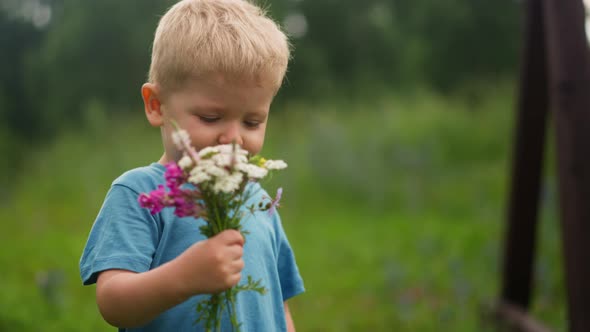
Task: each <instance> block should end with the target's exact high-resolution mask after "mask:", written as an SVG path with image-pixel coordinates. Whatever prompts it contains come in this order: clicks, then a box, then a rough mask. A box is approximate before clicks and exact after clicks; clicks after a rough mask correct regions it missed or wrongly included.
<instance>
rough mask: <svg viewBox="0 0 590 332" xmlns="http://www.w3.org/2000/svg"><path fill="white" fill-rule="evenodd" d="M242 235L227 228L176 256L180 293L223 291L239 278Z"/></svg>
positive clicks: (242, 245) (194, 293) (241, 267)
mask: <svg viewBox="0 0 590 332" xmlns="http://www.w3.org/2000/svg"><path fill="white" fill-rule="evenodd" d="M243 248H244V237H243V236H242V234H240V232H238V231H236V230H226V231H223V232H221V233H219V234H217V235H216V236H214V237H212V238H210V239H207V240H205V241H201V242H198V243H195V244H194V245H192V246H191V247H189V248H188V249H187V250H186V251H185V252H184V253H182V254H181V255H180V256H178V258H176V259H175V262H174V264H176V265H177V266H176V267H177V268H176V269H175V270H176V271H175V272H178V279H177V280H178V281H179V286H180V287H181V292H182V293H183V294H184V295H186V296H192V295H196V294H211V293H218V292H221V291H224V290H226V289H228V288H230V287H232V286H235V285H236V284H237V283H238V282H239V281H240V277H241V275H240V272H241V271H242V269H243V268H244V260H243V259H242V255H243Z"/></svg>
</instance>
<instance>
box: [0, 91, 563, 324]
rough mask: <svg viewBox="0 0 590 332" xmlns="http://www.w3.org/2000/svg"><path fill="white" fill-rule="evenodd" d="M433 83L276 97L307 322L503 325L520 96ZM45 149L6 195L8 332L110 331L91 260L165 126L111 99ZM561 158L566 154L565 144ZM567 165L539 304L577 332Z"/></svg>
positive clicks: (546, 317) (4, 304)
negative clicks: (106, 221) (115, 205)
mask: <svg viewBox="0 0 590 332" xmlns="http://www.w3.org/2000/svg"><path fill="white" fill-rule="evenodd" d="M506 90H507V89H499V90H498V91H489V92H488V93H487V94H486V95H485V96H484V97H483V98H480V99H477V100H471V101H470V102H464V101H461V100H453V99H442V98H440V97H438V96H436V95H432V94H428V93H420V94H417V95H415V96H405V97H403V98H396V97H395V96H383V97H382V98H376V99H372V100H370V101H362V102H361V101H355V100H342V99H340V100H337V101H334V100H332V101H326V102H324V103H312V102H300V103H295V102H292V103H289V104H286V105H284V108H283V109H282V110H274V111H273V112H274V113H273V115H272V118H271V122H270V127H269V132H268V136H267V137H268V138H267V145H266V146H265V149H264V151H263V152H264V155H265V156H268V157H271V158H280V159H285V160H286V161H287V162H288V163H289V165H290V166H289V168H288V169H287V171H285V172H284V173H283V174H281V175H278V176H276V177H275V178H273V179H272V181H271V182H270V183H269V184H268V188H269V189H271V190H272V188H274V187H276V186H277V185H281V186H283V187H284V190H285V193H284V197H283V207H282V210H281V214H282V219H283V222H284V226H285V228H286V231H287V234H288V235H289V238H290V241H291V244H292V246H293V247H294V250H295V253H296V257H297V260H298V264H299V267H300V271H301V273H302V274H303V277H304V280H305V284H306V288H307V292H306V293H305V294H303V295H301V296H299V297H297V298H295V299H293V300H292V301H291V308H292V312H293V315H294V319H295V322H296V325H297V327H298V330H299V331H439V330H443V329H444V330H448V331H487V330H490V331H491V330H492V329H491V328H490V327H488V326H486V325H485V324H483V323H482V319H481V316H482V308H483V307H485V306H486V305H487V304H489V303H491V302H493V301H494V300H495V299H496V296H497V294H498V287H499V263H500V258H501V245H502V235H503V231H504V210H505V202H506V190H507V189H506V188H507V184H508V181H509V174H508V170H509V161H510V153H511V143H512V140H511V138H512V126H513V124H512V120H513V116H512V112H513V105H514V99H513V96H512V94H511V93H509V92H506ZM90 114H91V116H89V117H88V119H89V120H88V121H87V125H86V126H84V128H83V129H78V130H70V131H68V132H66V133H64V134H63V135H61V136H60V138H59V139H58V140H57V141H55V142H52V143H50V144H47V145H46V146H45V147H43V148H39V149H38V150H36V151H32V152H28V155H27V157H26V160H27V162H26V164H25V166H24V167H23V168H22V170H21V171H20V172H18V174H13V176H12V177H11V178H12V181H11V184H12V185H10V186H7V188H9V191H8V192H5V193H4V194H3V196H2V197H3V200H2V203H0V220H2V224H3V225H4V229H3V231H2V233H1V234H0V243H1V244H2V250H1V251H0V264H1V266H2V272H0V283H1V284H2V286H3V287H2V293H1V295H0V331H80V330H81V329H80V326H83V327H84V328H83V329H82V330H84V331H108V330H111V331H112V330H113V329H112V328H109V327H108V326H107V325H106V324H105V323H104V322H102V320H101V318H100V316H99V314H98V311H97V309H96V306H95V304H94V287H82V286H81V282H80V279H79V276H78V260H79V257H80V253H81V250H82V248H83V246H84V243H85V241H86V236H87V234H88V231H89V229H90V227H91V225H92V222H93V220H94V217H95V216H96V214H97V212H98V209H99V208H100V205H101V203H102V199H103V198H104V195H105V193H106V190H107V189H108V187H109V185H110V182H111V181H112V180H113V179H114V178H115V177H117V176H118V175H119V174H120V173H122V172H123V171H125V170H127V169H129V168H132V167H137V166H141V165H145V164H147V163H149V162H151V161H153V160H155V159H157V158H158V157H159V153H160V151H161V149H160V142H159V133H158V132H157V131H156V130H154V129H152V128H149V127H148V125H147V122H145V121H144V120H143V119H142V118H141V116H140V115H138V116H137V118H134V119H131V118H123V117H121V118H116V119H113V118H108V117H106V116H104V115H102V113H101V112H100V111H99V110H97V109H95V110H94V111H92V112H91V113H90ZM549 157H551V155H549ZM552 169H553V166H552V164H551V163H548V168H547V172H546V173H547V175H546V176H545V179H544V192H543V201H542V209H543V210H542V224H541V228H540V234H539V241H540V242H539V253H538V255H537V259H538V261H537V263H538V264H537V267H536V273H535V279H536V280H535V282H536V284H535V299H534V305H533V311H534V314H535V316H536V317H537V318H539V319H540V320H542V321H544V322H546V323H547V325H549V326H551V327H552V328H554V329H555V330H556V331H565V329H566V320H565V314H564V288H563V285H562V278H563V277H562V273H561V269H562V266H561V258H560V254H561V253H560V243H559V228H558V225H557V221H556V207H555V205H556V203H555V201H556V194H555V184H554V176H553V171H552Z"/></svg>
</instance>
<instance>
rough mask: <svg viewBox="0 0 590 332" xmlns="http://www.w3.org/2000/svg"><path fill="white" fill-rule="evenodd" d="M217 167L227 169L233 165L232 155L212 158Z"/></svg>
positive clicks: (224, 154)
mask: <svg viewBox="0 0 590 332" xmlns="http://www.w3.org/2000/svg"><path fill="white" fill-rule="evenodd" d="M211 160H213V162H215V164H216V165H217V166H220V167H225V166H229V165H231V161H232V155H231V154H227V153H219V154H216V155H214V156H213V157H211Z"/></svg>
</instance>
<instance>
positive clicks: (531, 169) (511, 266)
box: [501, 0, 549, 310]
mask: <svg viewBox="0 0 590 332" xmlns="http://www.w3.org/2000/svg"><path fill="white" fill-rule="evenodd" d="M525 10H526V12H525V25H524V37H525V38H524V39H525V47H524V50H523V53H522V56H521V59H522V60H521V73H520V75H521V77H520V95H519V100H518V112H517V118H516V132H515V146H514V151H513V159H512V160H513V163H512V181H511V187H510V196H509V201H508V215H507V230H506V237H505V239H506V240H505V241H506V242H505V244H504V261H503V271H502V291H501V292H502V293H501V296H502V302H507V303H511V304H513V305H516V306H519V307H521V308H522V309H525V310H526V309H527V308H528V306H529V303H530V299H531V290H532V284H533V283H532V279H533V278H532V274H533V266H534V264H533V262H534V252H535V238H536V226H537V219H538V210H539V208H538V205H539V197H540V183H541V174H542V169H543V167H542V165H543V152H544V145H545V144H544V143H545V133H546V127H547V113H548V106H547V105H548V104H549V103H548V97H547V95H548V93H547V86H548V85H547V71H546V62H547V61H546V57H545V54H546V47H545V29H544V24H543V6H542V0H527V1H526V2H525Z"/></svg>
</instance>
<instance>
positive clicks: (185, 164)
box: [178, 155, 193, 170]
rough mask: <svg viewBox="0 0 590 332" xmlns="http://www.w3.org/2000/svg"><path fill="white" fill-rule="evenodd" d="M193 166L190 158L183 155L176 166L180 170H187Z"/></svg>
mask: <svg viewBox="0 0 590 332" xmlns="http://www.w3.org/2000/svg"><path fill="white" fill-rule="evenodd" d="M192 165H193V160H192V159H191V157H189V156H187V155H184V156H183V157H182V158H180V160H179V161H178V166H179V167H180V168H182V169H185V170H186V169H188V168H190V167H191V166H192Z"/></svg>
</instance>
